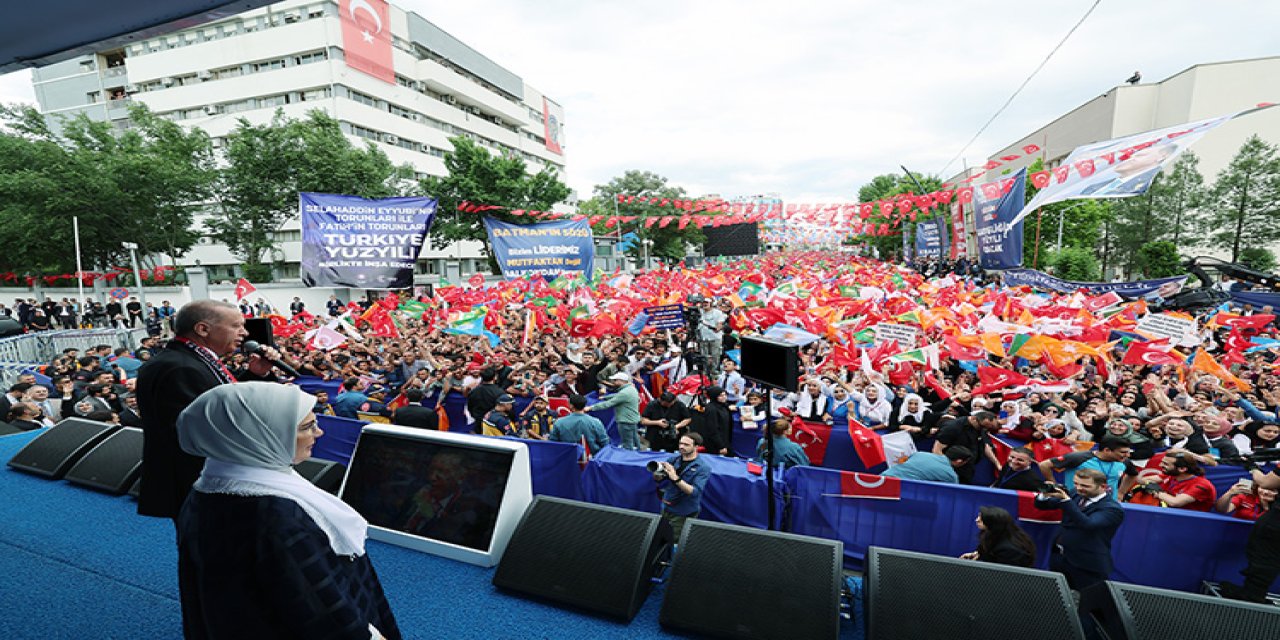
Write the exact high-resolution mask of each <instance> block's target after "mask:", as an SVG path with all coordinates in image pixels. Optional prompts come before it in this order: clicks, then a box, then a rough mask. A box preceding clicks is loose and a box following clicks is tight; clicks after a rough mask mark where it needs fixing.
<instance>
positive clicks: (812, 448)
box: [791, 419, 831, 467]
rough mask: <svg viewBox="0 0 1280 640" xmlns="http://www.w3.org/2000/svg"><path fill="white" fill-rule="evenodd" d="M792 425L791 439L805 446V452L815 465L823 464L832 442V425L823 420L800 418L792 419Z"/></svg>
mask: <svg viewBox="0 0 1280 640" xmlns="http://www.w3.org/2000/svg"><path fill="white" fill-rule="evenodd" d="M791 426H792V428H793V432H792V434H791V439H792V440H794V441H795V443H796V444H798V445H800V446H801V447H804V453H805V455H807V456H809V462H811V463H813V465H814V466H819V467H820V466H822V461H823V460H825V459H826V458H827V444H828V443H830V442H831V427H830V426H829V425H826V424H823V423H821V422H807V421H804V420H799V419H796V420H792V421H791Z"/></svg>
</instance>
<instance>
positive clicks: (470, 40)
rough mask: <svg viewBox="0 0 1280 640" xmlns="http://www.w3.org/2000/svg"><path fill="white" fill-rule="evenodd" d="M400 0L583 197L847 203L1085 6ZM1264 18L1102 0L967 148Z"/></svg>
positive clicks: (921, 162) (937, 154)
mask: <svg viewBox="0 0 1280 640" xmlns="http://www.w3.org/2000/svg"><path fill="white" fill-rule="evenodd" d="M393 2H394V3H395V4H398V5H400V6H402V7H405V8H407V9H409V10H412V11H415V12H417V13H419V14H421V15H422V16H424V17H426V18H427V19H428V20H431V21H432V22H434V23H435V24H437V25H438V26H440V27H441V28H443V29H445V30H446V31H448V32H450V33H451V34H453V35H454V36H455V37H457V38H459V39H460V40H462V41H463V42H465V43H467V44H468V45H470V46H472V47H474V48H476V49H477V50H479V51H480V52H481V53H483V54H485V55H487V56H488V57H490V58H492V59H493V60H494V61H496V62H498V63H499V64H501V65H503V66H505V67H507V68H508V69H510V70H512V71H514V72H515V73H516V74H518V75H520V76H521V77H522V78H524V80H525V82H528V83H529V84H531V85H533V86H534V87H537V88H538V89H539V90H541V91H543V92H544V93H546V94H547V95H549V96H550V97H551V98H552V99H554V100H556V101H557V102H559V103H560V104H562V105H563V106H564V108H565V110H566V115H565V138H564V139H565V141H566V147H565V153H566V155H567V162H568V175H567V176H566V178H567V181H568V183H569V185H570V186H571V187H573V188H575V189H577V190H578V192H579V194H581V195H582V196H584V197H585V196H589V195H590V194H591V190H592V187H593V186H595V185H596V184H600V183H604V182H607V181H608V180H609V179H610V178H612V177H614V176H617V175H621V174H622V173H623V172H624V171H626V170H628V169H644V170H648V171H653V172H656V173H658V174H661V175H663V176H666V177H667V178H669V179H670V181H671V182H672V183H674V184H676V185H680V186H683V187H685V188H686V189H687V190H688V191H689V192H690V193H691V194H694V195H701V194H708V193H716V194H719V195H721V196H725V197H729V196H739V195H753V194H759V193H766V192H778V193H780V194H782V196H783V197H784V198H787V199H788V200H791V201H811V202H812V201H835V200H852V199H856V194H857V189H858V187H859V186H861V185H862V184H863V183H865V182H867V181H868V180H870V179H871V178H872V177H874V176H876V175H878V174H881V173H889V172H900V170H899V169H898V165H899V164H905V165H906V166H907V167H908V168H910V169H911V170H912V171H916V172H920V173H930V174H933V173H938V172H940V171H941V170H942V168H943V166H944V165H946V163H947V162H948V161H949V160H950V159H951V158H952V157H953V156H955V154H956V153H957V152H959V151H960V149H961V148H962V147H963V146H964V145H965V143H966V142H968V140H969V139H970V138H971V137H972V136H973V134H974V133H976V132H977V131H978V129H979V127H981V126H982V124H983V123H984V122H986V121H987V119H988V118H989V117H990V116H991V115H992V114H993V113H994V112H995V111H996V109H997V108H999V106H1000V105H1001V104H1003V103H1004V101H1005V100H1006V99H1007V98H1008V97H1009V95H1010V94H1011V93H1012V92H1013V91H1014V89H1016V88H1017V86H1018V85H1019V84H1020V83H1021V82H1022V81H1023V79H1024V78H1026V76H1027V75H1028V74H1029V73H1031V71H1032V70H1033V69H1034V68H1035V67H1036V65H1038V64H1039V63H1040V61H1041V60H1042V59H1043V58H1044V56H1045V55H1046V54H1048V52H1049V51H1050V50H1051V49H1052V48H1053V46H1054V45H1055V44H1057V42H1058V41H1059V40H1060V39H1061V38H1062V37H1063V36H1064V35H1065V34H1066V33H1067V31H1068V30H1069V29H1070V28H1071V26H1072V25H1073V24H1075V23H1076V21H1077V20H1079V18H1080V17H1081V16H1082V15H1084V13H1085V11H1087V10H1088V8H1089V6H1091V5H1092V4H1093V0H1058V1H1056V2H1046V1H1041V2H1032V3H1010V2H993V1H976V0H971V1H969V2H953V1H944V0H911V1H907V2H890V1H889V0H879V1H876V2H871V1H868V0H861V1H856V0H829V1H824V2H817V1H807V0H789V1H785V2H756V1H753V0H693V1H684V2H673V1H670V0H650V1H647V2H639V1H620V0H592V1H588V0H540V1H539V2H527V1H520V0H471V1H468V2H456V1H450V2H445V1H442V0H393ZM1277 25H1280V3H1278V2H1265V1H1261V0H1220V1H1218V2H1212V3H1207V2H1204V1H1203V0H1199V1H1193V0H1142V1H1140V0H1104V1H1103V2H1102V4H1101V5H1100V6H1099V7H1098V8H1097V9H1096V10H1095V11H1094V12H1093V14H1092V15H1091V16H1090V17H1089V19H1088V20H1086V21H1085V23H1084V25H1083V26H1081V27H1080V29H1079V30H1078V31H1076V33H1075V34H1074V35H1073V36H1072V37H1071V39H1070V40H1069V41H1068V42H1067V43H1066V45H1065V46H1063V48H1062V49H1061V50H1059V51H1058V53H1057V54H1056V55H1055V56H1054V57H1053V59H1052V60H1051V61H1050V62H1049V63H1048V65H1047V66H1046V67H1045V68H1044V69H1043V70H1042V71H1041V72H1040V74H1039V75H1038V76H1037V77H1036V78H1035V79H1034V80H1032V81H1031V84H1030V85H1029V86H1028V87H1027V88H1026V89H1025V90H1024V91H1023V93H1022V94H1021V95H1020V96H1019V97H1018V98H1017V99H1016V100H1015V101H1014V103H1013V105H1012V106H1011V107H1010V108H1009V109H1008V110H1007V111H1005V113H1004V114H1003V115H1002V116H1000V118H999V119H997V120H996V122H995V123H994V124H993V125H992V126H991V127H990V128H989V129H988V130H987V132H986V133H985V134H984V135H983V136H982V137H981V138H979V139H978V141H977V142H975V143H974V144H973V146H972V147H970V149H969V151H968V152H966V153H965V156H964V157H965V159H967V160H968V162H969V163H970V164H980V163H981V162H983V161H984V160H985V158H986V156H987V155H988V154H990V153H993V152H994V151H997V150H999V149H1000V148H1002V147H1004V146H1005V145H1006V144H1009V143H1011V142H1013V141H1015V140H1017V139H1018V138H1020V137H1021V136H1023V135H1025V134H1026V133H1029V132H1031V131H1033V130H1034V129H1036V128H1038V127H1040V126H1042V125H1044V124H1046V123H1048V122H1049V121H1051V120H1053V119H1054V118H1056V117H1058V116H1060V115H1062V114H1063V113H1065V112H1067V111H1069V110H1070V109H1072V108H1074V107H1076V106H1078V105H1080V104H1081V103H1083V102H1086V101H1088V100H1090V99H1092V98H1094V97H1096V96H1098V95H1100V94H1102V93H1104V92H1106V91H1107V90H1109V89H1110V88H1111V87H1112V86H1114V85H1117V84H1120V83H1122V82H1123V81H1124V80H1125V79H1126V78H1128V77H1129V75H1130V74H1132V73H1133V71H1134V70H1141V71H1142V75H1143V77H1144V79H1146V80H1150V81H1156V80H1160V79H1163V78H1165V77H1168V76H1169V75H1171V74H1174V73H1177V72H1178V71H1181V70H1183V69H1185V68H1187V67H1189V66H1192V65H1194V64H1198V63H1201V62H1216V61H1224V60H1235V59H1242V58H1255V57H1263V56H1269V55H1280V39H1278V38H1277V36H1276V26H1277ZM1272 81H1273V82H1274V79H1273V80H1272ZM1276 98H1277V101H1280V95H1277V96H1276ZM15 99H23V100H27V101H33V100H34V98H33V94H32V92H31V88H30V76H29V74H28V73H26V72H19V73H15V74H10V75H8V76H3V77H0V101H12V100H15ZM1247 106H1251V105H1240V107H1242V108H1243V107H1247ZM959 166H960V163H959V162H957V163H956V164H955V165H953V166H952V167H951V169H949V170H948V172H947V173H948V174H949V175H950V174H953V173H955V172H956V171H957V170H958V168H959ZM944 177H945V176H944Z"/></svg>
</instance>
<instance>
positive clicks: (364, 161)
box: [205, 110, 413, 278]
mask: <svg viewBox="0 0 1280 640" xmlns="http://www.w3.org/2000/svg"><path fill="white" fill-rule="evenodd" d="M226 163H227V166H226V168H225V169H224V170H223V171H222V176H221V178H222V183H221V189H220V194H219V201H218V206H217V208H216V210H215V211H214V213H213V215H211V216H210V217H209V218H208V219H207V220H206V221H205V224H206V225H207V226H208V227H209V229H210V230H211V231H212V233H213V237H214V238H216V239H217V240H218V241H219V242H222V243H224V244H226V245H227V248H228V249H230V250H231V252H232V253H233V254H235V255H236V257H238V258H240V259H241V260H243V261H244V263H245V270H246V272H247V273H249V272H251V273H253V274H255V275H257V276H258V277H259V278H261V275H262V271H263V269H262V267H260V266H259V265H262V264H264V260H263V258H264V254H266V252H267V251H268V250H269V249H271V247H273V246H275V244H276V240H275V237H274V234H275V232H276V231H278V230H279V229H280V227H281V225H283V224H284V223H285V222H286V221H288V220H290V219H292V218H293V216H295V215H297V212H298V193H299V192H303V191H314V192H324V193H342V194H347V195H355V196H361V197H365V198H384V197H389V196H396V195H403V194H405V193H406V192H407V191H408V190H409V189H410V188H411V186H412V182H411V180H412V177H413V169H412V167H410V166H409V165H400V166H395V165H393V164H392V163H391V160H390V159H389V158H387V156H386V154H384V153H383V152H382V151H380V150H378V149H377V148H375V147H374V146H373V144H372V143H367V144H366V145H365V147H364V148H363V149H360V148H357V147H355V146H354V145H352V144H351V141H350V140H348V139H347V137H346V136H345V135H343V133H342V128H341V126H340V125H339V123H338V121H337V120H335V119H334V118H333V117H331V116H329V115H328V114H325V113H324V112H322V111H312V112H310V113H308V114H307V117H306V118H305V119H303V120H296V119H293V118H287V117H285V115H284V112H283V111H282V110H277V111H276V114H275V116H274V117H273V118H272V120H271V122H270V123H268V124H264V125H254V124H251V123H250V122H249V121H248V120H245V119H241V120H240V122H239V123H238V124H237V126H236V129H235V130H234V131H233V132H232V133H231V135H229V136H228V137H227V151H226Z"/></svg>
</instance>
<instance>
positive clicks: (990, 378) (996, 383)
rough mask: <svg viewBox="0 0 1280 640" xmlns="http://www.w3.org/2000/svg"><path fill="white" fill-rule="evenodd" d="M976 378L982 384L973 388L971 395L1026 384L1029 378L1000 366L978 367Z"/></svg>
mask: <svg viewBox="0 0 1280 640" xmlns="http://www.w3.org/2000/svg"><path fill="white" fill-rule="evenodd" d="M978 380H980V381H981V382H982V384H980V385H978V387H977V388H976V389H974V390H973V395H975V396H980V395H984V394H987V393H991V392H992V391H996V390H998V389H1003V388H1005V387H1013V386H1018V385H1023V384H1027V383H1028V382H1029V381H1030V380H1031V379H1030V378H1028V377H1026V376H1024V375H1022V374H1021V373H1018V372H1017V371H1010V370H1008V369H1002V368H1000V367H978Z"/></svg>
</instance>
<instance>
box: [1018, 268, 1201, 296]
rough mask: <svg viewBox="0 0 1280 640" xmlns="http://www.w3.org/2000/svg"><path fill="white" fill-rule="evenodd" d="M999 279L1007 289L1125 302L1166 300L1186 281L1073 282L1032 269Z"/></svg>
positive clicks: (1178, 278) (1179, 289)
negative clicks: (1109, 296) (1110, 295)
mask: <svg viewBox="0 0 1280 640" xmlns="http://www.w3.org/2000/svg"><path fill="white" fill-rule="evenodd" d="M1001 275H1002V276H1004V284H1005V285H1006V286H1009V287H1023V286H1026V287H1034V288H1036V289H1043V290H1046V291H1057V292H1059V293H1071V292H1072V291H1076V290H1079V289H1084V290H1085V291H1087V292H1089V293H1090V294H1092V295H1098V294H1100V293H1106V292H1108V291H1114V292H1116V293H1117V294H1118V295H1122V296H1124V297H1126V298H1141V297H1143V296H1147V295H1150V294H1152V293H1154V294H1157V295H1159V296H1160V297H1162V298H1168V297H1169V296H1171V295H1173V294H1175V293H1177V292H1179V291H1181V290H1182V283H1183V281H1184V280H1186V279H1187V277H1186V276H1173V277H1172V278H1160V279H1158V280H1135V281H1133V282H1076V281H1073V280H1063V279H1061V278H1055V277H1053V276H1051V275H1049V274H1047V273H1044V272H1043V271H1036V270H1034V269H1010V270H1008V271H1005V272H1004V273H1002V274H1001Z"/></svg>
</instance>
